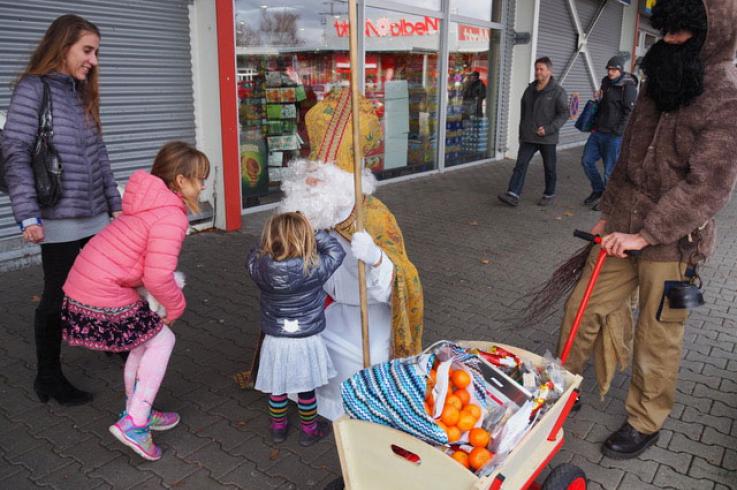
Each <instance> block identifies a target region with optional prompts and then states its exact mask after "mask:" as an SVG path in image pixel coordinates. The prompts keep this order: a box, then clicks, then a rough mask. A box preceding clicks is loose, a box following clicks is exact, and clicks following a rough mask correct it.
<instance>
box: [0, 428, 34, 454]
mask: <svg viewBox="0 0 737 490" xmlns="http://www.w3.org/2000/svg"><path fill="white" fill-rule="evenodd" d="M27 430H28V429H27V428H26V427H25V426H23V425H18V426H16V427H15V428H14V429H13V430H10V431H8V432H7V433H6V434H5V435H4V436H3V437H2V438H0V448H2V449H3V451H4V455H5V457H6V458H8V459H13V458H14V457H15V456H18V455H21V454H23V453H26V452H28V451H30V450H31V449H34V448H36V447H38V446H40V445H42V444H44V443H45V441H43V440H41V439H36V438H35V437H33V436H32V435H31V434H29V433H28V432H27Z"/></svg>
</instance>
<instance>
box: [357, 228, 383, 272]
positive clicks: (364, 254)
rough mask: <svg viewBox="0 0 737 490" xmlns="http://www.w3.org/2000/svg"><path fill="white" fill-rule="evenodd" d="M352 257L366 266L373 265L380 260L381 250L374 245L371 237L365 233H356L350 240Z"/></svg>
mask: <svg viewBox="0 0 737 490" xmlns="http://www.w3.org/2000/svg"><path fill="white" fill-rule="evenodd" d="M351 251H352V252H353V255H354V256H355V257H356V258H357V259H359V260H362V261H363V262H365V263H367V264H368V265H375V264H376V263H377V262H379V260H381V249H380V248H379V247H377V246H376V245H375V244H374V240H373V239H372V238H371V235H369V234H368V233H366V232H365V231H357V232H356V233H354V234H353V239H352V240H351Z"/></svg>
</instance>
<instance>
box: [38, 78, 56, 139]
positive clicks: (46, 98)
mask: <svg viewBox="0 0 737 490" xmlns="http://www.w3.org/2000/svg"><path fill="white" fill-rule="evenodd" d="M41 82H42V83H43V86H44V92H43V98H42V99H41V110H40V111H39V113H38V120H39V125H38V127H39V129H38V132H39V135H41V134H43V135H44V137H45V138H46V140H47V141H48V142H49V143H51V141H52V139H51V137H52V136H53V135H54V115H53V108H54V103H53V101H52V98H51V87H49V82H48V81H47V80H46V77H44V76H42V77H41Z"/></svg>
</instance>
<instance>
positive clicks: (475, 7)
mask: <svg viewBox="0 0 737 490" xmlns="http://www.w3.org/2000/svg"><path fill="white" fill-rule="evenodd" d="M491 3H492V0H474V1H472V2H469V1H468V0H452V3H451V4H450V13H451V14H455V15H462V16H464V17H473V18H475V19H480V20H486V21H490V20H492V19H491ZM497 3H501V0H497Z"/></svg>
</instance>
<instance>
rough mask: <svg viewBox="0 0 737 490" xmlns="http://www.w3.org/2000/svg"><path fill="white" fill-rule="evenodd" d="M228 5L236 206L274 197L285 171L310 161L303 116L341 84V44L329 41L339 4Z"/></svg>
mask: <svg viewBox="0 0 737 490" xmlns="http://www.w3.org/2000/svg"><path fill="white" fill-rule="evenodd" d="M293 5H294V6H289V7H287V6H284V2H279V3H278V4H277V3H276V2H273V1H271V0H236V2H235V7H236V11H235V33H236V56H237V80H238V81H237V86H238V100H239V120H240V153H241V179H242V184H243V185H242V195H243V196H242V197H243V205H244V207H250V206H256V205H259V204H266V203H269V202H275V201H278V200H279V199H280V198H281V195H280V192H279V186H280V184H281V178H282V175H283V172H284V170H285V168H286V167H287V166H288V164H289V162H290V161H291V160H293V159H295V158H299V157H307V156H308V155H309V154H310V150H311V148H310V142H309V140H308V138H307V129H306V127H305V124H304V116H305V114H306V113H307V111H308V110H309V109H310V108H311V107H312V106H313V105H315V104H316V103H317V102H318V101H319V100H322V98H323V97H324V96H325V94H327V93H328V92H329V91H330V90H331V89H332V88H333V87H335V86H341V85H347V84H348V82H349V73H350V72H349V71H347V70H344V69H342V68H341V63H344V60H346V59H347V57H348V37H347V36H345V37H339V36H335V35H334V34H333V33H334V32H336V30H337V29H339V26H340V20H341V19H342V18H347V10H348V7H347V3H345V2H342V1H325V0H303V1H302V2H299V4H293Z"/></svg>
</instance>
